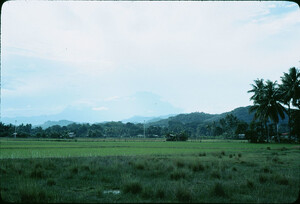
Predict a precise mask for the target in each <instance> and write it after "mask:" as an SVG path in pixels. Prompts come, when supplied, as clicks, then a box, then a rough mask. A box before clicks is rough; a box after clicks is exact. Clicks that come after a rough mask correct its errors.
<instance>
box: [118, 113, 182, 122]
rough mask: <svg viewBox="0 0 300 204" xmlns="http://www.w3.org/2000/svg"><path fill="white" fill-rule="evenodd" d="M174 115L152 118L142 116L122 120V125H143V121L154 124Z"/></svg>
mask: <svg viewBox="0 0 300 204" xmlns="http://www.w3.org/2000/svg"><path fill="white" fill-rule="evenodd" d="M175 115H176V114H169V115H163V116H156V117H155V116H153V117H144V116H133V117H131V118H128V119H125V120H122V122H123V123H128V122H129V123H144V121H145V122H146V123H152V122H156V121H159V120H162V119H166V118H169V117H171V116H175Z"/></svg>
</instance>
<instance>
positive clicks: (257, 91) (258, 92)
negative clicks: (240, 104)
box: [248, 79, 264, 104]
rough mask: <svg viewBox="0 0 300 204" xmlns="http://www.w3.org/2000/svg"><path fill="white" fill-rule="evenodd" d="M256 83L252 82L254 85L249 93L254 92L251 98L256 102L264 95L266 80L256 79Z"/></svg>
mask: <svg viewBox="0 0 300 204" xmlns="http://www.w3.org/2000/svg"><path fill="white" fill-rule="evenodd" d="M254 82H255V84H251V86H252V87H253V88H252V89H251V90H249V91H248V93H251V92H253V93H254V94H253V96H251V98H250V100H253V102H254V104H255V103H257V101H259V100H260V99H261V98H262V97H263V95H264V80H263V79H256V80H254Z"/></svg>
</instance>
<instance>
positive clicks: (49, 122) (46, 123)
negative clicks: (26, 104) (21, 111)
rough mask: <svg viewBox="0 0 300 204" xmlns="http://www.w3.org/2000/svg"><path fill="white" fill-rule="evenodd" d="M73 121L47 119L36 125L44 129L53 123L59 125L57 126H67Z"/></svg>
mask: <svg viewBox="0 0 300 204" xmlns="http://www.w3.org/2000/svg"><path fill="white" fill-rule="evenodd" d="M72 123H74V122H73V121H69V120H60V121H47V122H45V123H44V124H42V125H37V126H39V127H41V128H43V129H46V128H48V127H51V126H54V125H59V126H61V127H62V126H67V125H70V124H72Z"/></svg>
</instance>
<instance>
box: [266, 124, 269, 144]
mask: <svg viewBox="0 0 300 204" xmlns="http://www.w3.org/2000/svg"><path fill="white" fill-rule="evenodd" d="M265 128H266V131H267V142H268V143H269V142H270V141H269V129H268V124H267V122H265Z"/></svg>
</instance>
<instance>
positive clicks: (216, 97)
mask: <svg viewBox="0 0 300 204" xmlns="http://www.w3.org/2000/svg"><path fill="white" fill-rule="evenodd" d="M1 15H2V16H1V78H2V79H1V80H2V81H1V83H2V87H1V88H2V90H1V91H2V93H1V94H2V96H1V97H2V98H1V100H2V104H1V111H2V113H1V115H2V117H15V116H36V115H45V114H46V115H51V114H59V113H61V112H64V111H66V110H71V111H72V110H84V111H91V112H93V113H95V114H98V115H99V119H95V120H99V121H102V120H120V119H125V118H128V117H131V116H134V115H142V116H157V115H165V114H170V113H183V112H184V113H188V112H195V111H199V112H202V111H203V112H206V113H222V112H225V111H230V110H232V109H234V108H237V107H239V106H247V105H250V104H252V102H251V101H249V98H250V96H251V94H248V93H247V91H248V90H249V89H251V86H250V84H251V83H253V80H254V79H256V78H264V79H270V80H278V81H280V76H282V75H283V72H287V71H288V69H289V68H290V67H293V66H296V67H299V64H300V62H299V61H300V12H299V7H298V5H297V4H295V3H293V2H259V1H257V2H236V1H233V2H169V1H168V2H132V1H129V2H118V1H116V2H114V1H112V2H101V1H100V2H97V1H72V2H68V1H9V2H5V3H4V5H3V7H2V13H1ZM62 117H63V116H62ZM97 117H98V116H97ZM61 119H66V118H61Z"/></svg>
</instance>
